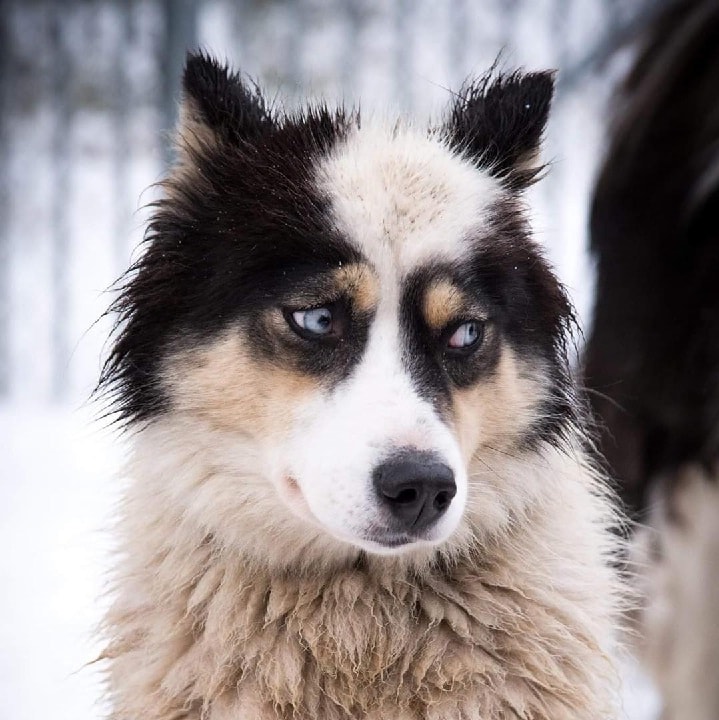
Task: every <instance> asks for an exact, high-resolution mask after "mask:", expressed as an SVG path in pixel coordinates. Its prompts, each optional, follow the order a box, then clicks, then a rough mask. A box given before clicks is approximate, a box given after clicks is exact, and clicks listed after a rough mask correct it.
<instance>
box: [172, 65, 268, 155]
mask: <svg viewBox="0 0 719 720" xmlns="http://www.w3.org/2000/svg"><path fill="white" fill-rule="evenodd" d="M182 90H183V94H182V104H181V107H180V127H179V135H180V144H181V145H182V144H185V145H187V146H189V147H190V148H194V149H197V150H199V149H201V148H202V147H203V146H204V147H207V146H210V147H211V146H212V145H213V144H217V143H227V144H238V143H239V142H241V141H243V140H251V139H252V138H253V137H257V136H258V135H259V134H261V133H262V132H264V131H267V130H270V129H272V128H273V127H274V121H273V119H272V116H271V114H270V111H269V110H268V108H267V105H266V103H265V101H264V98H263V97H262V95H261V94H260V91H259V88H258V87H257V86H256V85H249V86H248V85H247V84H246V83H244V82H243V81H242V79H241V77H240V75H239V73H232V72H230V71H229V69H228V67H227V65H223V64H221V63H219V62H218V61H217V60H215V59H214V58H212V57H210V56H209V55H206V54H204V53H202V52H200V53H188V54H187V61H186V64H185V73H184V75H183V78H182Z"/></svg>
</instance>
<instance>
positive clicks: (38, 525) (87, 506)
mask: <svg viewBox="0 0 719 720" xmlns="http://www.w3.org/2000/svg"><path fill="white" fill-rule="evenodd" d="M92 416H93V411H92V408H89V407H83V408H80V409H78V410H72V409H69V408H65V407H58V408H55V409H48V408H47V406H36V407H32V406H28V405H27V404H22V405H4V406H3V405H0V437H1V438H2V446H3V451H2V453H0V478H2V495H1V497H2V503H1V504H0V547H2V548H3V551H2V553H0V719H1V720H40V719H41V718H43V719H49V718H52V720H100V718H102V717H104V713H103V710H104V705H103V702H102V687H101V679H100V674H99V669H98V668H97V666H93V665H88V663H90V662H91V661H92V660H93V658H95V657H96V656H97V653H98V652H99V643H98V641H97V638H96V626H97V624H98V623H99V621H100V619H101V616H102V611H103V608H104V607H105V605H106V600H105V599H104V598H103V585H104V577H105V574H106V571H107V569H108V567H109V565H110V551H109V550H110V538H109V532H108V529H109V527H110V525H111V518H112V509H113V505H114V502H115V500H116V498H117V493H118V484H117V483H116V482H115V481H113V475H114V473H115V472H116V470H117V468H118V467H119V465H120V463H121V460H122V449H121V445H120V442H119V440H118V439H117V438H115V437H113V436H112V434H111V433H109V432H108V431H105V430H102V428H101V427H100V424H99V423H93V417H92ZM623 675H624V679H625V691H624V704H625V713H626V715H625V717H626V719H627V720H653V719H654V718H656V716H657V707H658V704H657V698H656V695H655V694H654V692H653V690H652V689H651V687H650V686H649V685H648V684H647V681H646V678H644V677H643V676H642V675H641V673H639V672H638V670H637V668H636V667H635V666H633V665H632V664H627V666H626V669H625V671H624V673H623Z"/></svg>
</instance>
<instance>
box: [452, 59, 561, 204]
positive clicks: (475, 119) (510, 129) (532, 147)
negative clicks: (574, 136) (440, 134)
mask: <svg viewBox="0 0 719 720" xmlns="http://www.w3.org/2000/svg"><path fill="white" fill-rule="evenodd" d="M553 92H554V75H553V73H551V72H538V73H527V74H523V73H519V72H517V73H513V74H511V75H499V76H495V75H494V73H493V72H490V73H488V74H487V75H485V76H484V77H482V78H480V79H479V80H476V81H474V82H470V83H468V84H467V85H466V86H465V87H464V88H463V89H462V90H461V91H460V92H459V97H458V100H457V101H456V102H455V104H454V105H453V106H452V108H451V110H450V116H449V119H448V121H447V123H446V126H445V131H446V133H447V137H448V138H449V140H450V142H451V144H452V145H454V146H455V147H456V148H458V149H459V150H460V151H462V152H463V153H465V154H467V155H469V156H471V157H472V158H474V160H475V162H476V163H477V166H478V167H481V168H483V169H485V170H487V171H489V172H490V173H491V174H492V175H494V176H495V177H497V178H499V179H501V180H502V181H503V183H504V185H505V186H506V187H507V188H509V189H511V190H522V189H524V188H526V187H528V186H529V185H531V184H532V182H534V180H535V179H536V178H537V176H538V175H539V173H540V172H541V171H542V169H543V166H542V165H541V164H539V163H538V162H531V160H532V159H533V156H534V155H535V154H536V153H537V151H538V150H539V145H540V143H541V140H542V134H543V132H544V127H545V125H546V124H547V118H548V116H549V109H550V106H551V103H552V94H553Z"/></svg>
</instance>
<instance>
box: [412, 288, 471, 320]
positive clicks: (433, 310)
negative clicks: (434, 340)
mask: <svg viewBox="0 0 719 720" xmlns="http://www.w3.org/2000/svg"><path fill="white" fill-rule="evenodd" d="M470 307H471V305H470V303H468V302H467V298H466V297H465V296H464V294H463V293H462V291H461V290H460V289H459V288H458V287H457V286H456V285H455V284H454V283H452V282H450V281H449V280H437V281H436V282H433V283H432V284H431V285H430V286H429V287H428V288H427V292H426V293H425V296H424V307H423V311H424V318H425V321H426V322H427V325H428V326H429V327H430V328H432V329H433V330H442V329H443V328H445V327H446V326H447V325H448V324H449V323H450V322H452V321H453V320H456V319H457V318H459V316H460V315H461V313H462V312H463V311H464V312H466V311H467V310H468V309H469V308H470Z"/></svg>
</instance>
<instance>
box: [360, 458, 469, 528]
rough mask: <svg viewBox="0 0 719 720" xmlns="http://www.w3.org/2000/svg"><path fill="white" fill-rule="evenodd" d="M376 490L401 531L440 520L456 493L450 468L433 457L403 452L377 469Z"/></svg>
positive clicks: (374, 479)
mask: <svg viewBox="0 0 719 720" xmlns="http://www.w3.org/2000/svg"><path fill="white" fill-rule="evenodd" d="M372 479H373V482H374V487H375V490H376V491H377V495H379V498H380V500H381V502H382V503H383V504H384V506H385V507H386V508H387V509H388V510H389V511H390V512H391V513H392V515H393V517H395V518H396V519H397V520H398V521H399V522H400V524H401V529H402V530H403V531H410V530H411V531H417V530H424V529H425V528H427V527H428V526H429V525H431V524H432V523H433V522H434V521H435V520H437V519H439V518H440V517H441V516H442V515H443V514H444V512H445V511H446V510H447V508H448V507H449V506H450V503H451V502H452V498H453V497H454V496H455V494H456V493H457V486H456V485H455V484H454V473H453V472H452V468H450V467H449V466H448V465H445V464H444V463H443V462H441V461H440V460H439V459H438V458H437V456H436V455H434V454H433V453H423V452H419V451H408V452H402V453H401V454H399V455H394V456H393V457H392V458H390V459H388V460H386V461H385V462H383V463H382V464H381V465H378V466H377V467H376V468H375V470H374V473H373V475H372Z"/></svg>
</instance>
